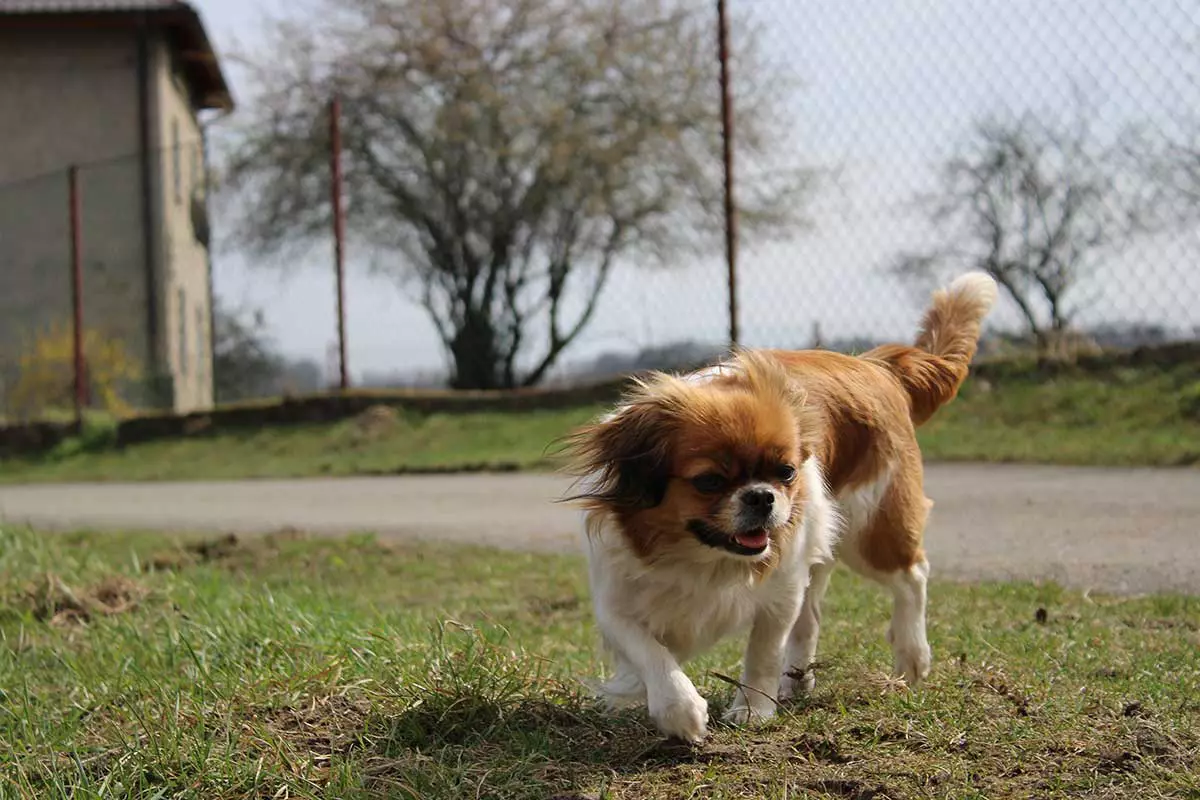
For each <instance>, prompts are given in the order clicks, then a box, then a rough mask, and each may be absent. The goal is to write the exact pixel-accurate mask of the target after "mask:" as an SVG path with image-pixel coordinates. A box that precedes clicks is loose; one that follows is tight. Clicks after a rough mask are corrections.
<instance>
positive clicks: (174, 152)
mask: <svg viewBox="0 0 1200 800" xmlns="http://www.w3.org/2000/svg"><path fill="white" fill-rule="evenodd" d="M180 148H181V143H180V141H179V120H178V119H172V120H171V167H172V172H174V175H173V176H172V179H173V180H174V183H175V205H183V163H182V161H183V153H182V152H181V150H180Z"/></svg>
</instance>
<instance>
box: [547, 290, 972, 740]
mask: <svg viewBox="0 0 1200 800" xmlns="http://www.w3.org/2000/svg"><path fill="white" fill-rule="evenodd" d="M995 299H996V285H995V283H994V282H993V281H992V279H991V278H989V277H988V276H987V275H984V274H981V273H969V274H966V275H963V276H961V277H959V278H958V279H957V280H955V281H954V282H953V283H951V284H950V286H949V287H947V288H945V289H942V290H939V291H938V292H936V293H935V294H934V296H933V302H932V305H931V306H930V308H929V309H928V310H927V312H926V314H925V318H924V320H923V322H922V326H921V330H920V333H919V335H918V337H917V340H916V346H915V347H910V346H906V345H898V344H892V345H884V346H881V347H878V348H876V349H874V350H871V351H869V352H867V353H864V354H862V355H861V356H857V357H854V356H847V355H841V354H838V353H832V352H825V351H816V350H810V351H768V350H764V351H748V352H741V353H739V354H737V355H735V356H734V357H733V358H732V359H730V360H729V361H727V362H724V363H722V364H720V365H717V366H715V367H710V368H708V369H705V370H702V371H699V372H696V373H692V374H690V375H686V376H682V377H677V376H670V375H665V374H656V375H654V376H652V377H650V378H648V379H645V380H643V381H640V382H639V383H638V384H637V385H636V387H635V388H634V389H633V391H631V392H630V393H629V394H628V395H627V396H626V397H625V398H624V400H623V401H622V402H621V404H620V405H619V406H618V407H617V408H616V410H615V411H614V412H613V413H611V414H609V415H607V416H606V417H604V418H602V419H600V420H598V421H596V422H594V423H593V424H590V425H588V426H585V427H584V428H582V429H581V430H579V431H577V432H576V434H575V435H574V436H573V437H572V440H571V450H572V452H573V455H574V456H575V467H576V474H578V475H579V476H581V478H582V479H583V481H584V483H585V486H584V489H583V491H582V493H581V494H579V495H578V496H577V497H576V498H574V499H577V500H581V501H582V502H583V505H584V507H585V517H586V531H587V536H586V552H587V556H588V566H589V578H590V582H591V589H592V595H593V603H594V610H595V615H596V620H597V623H598V626H599V629H600V631H601V634H602V636H603V639H604V643H605V645H606V648H607V649H608V650H609V651H610V653H611V656H612V657H613V661H614V672H613V675H612V676H611V678H610V679H609V680H607V681H606V682H605V683H604V684H603V685H602V686H601V687H600V692H601V694H602V695H603V696H604V697H605V698H606V699H607V701H608V702H609V705H610V707H617V706H621V705H627V704H636V703H641V702H645V703H646V704H647V706H648V710H649V713H650V716H651V718H652V719H653V720H654V722H655V724H656V725H657V726H658V728H659V730H660V731H661V732H662V733H663V734H665V735H668V736H675V737H679V738H681V739H685V740H688V741H698V740H700V739H702V738H703V737H704V736H705V733H706V730H707V724H708V705H707V703H706V702H705V700H704V698H703V697H701V696H700V694H699V693H698V692H697V691H696V688H695V686H694V685H693V684H692V682H691V681H690V680H689V679H688V677H687V676H686V675H685V674H684V672H683V670H682V669H681V666H680V665H681V664H683V663H684V662H686V661H687V660H688V659H689V658H691V657H693V656H696V655H698V654H700V653H702V652H704V651H705V650H707V649H709V648H710V647H711V646H712V645H714V644H715V643H716V642H717V641H718V640H720V639H722V638H725V637H727V636H729V635H732V634H737V633H746V632H748V633H749V641H748V643H747V645H746V649H745V659H744V664H743V672H742V677H741V683H742V687H741V688H739V689H738V691H737V694H736V696H735V698H734V702H733V704H732V706H731V707H730V709H729V711H728V712H727V713H726V715H725V719H726V721H728V722H732V723H735V724H738V723H745V722H751V721H756V720H763V719H767V718H769V717H771V716H772V715H773V714H774V713H775V706H776V702H777V699H786V698H788V697H790V696H791V695H792V694H793V693H794V692H796V691H800V690H807V689H809V688H811V686H812V677H811V670H806V668H807V667H808V666H809V665H810V664H811V663H812V661H813V658H814V656H815V654H816V649H817V635H818V631H819V627H820V619H821V598H822V596H823V595H824V594H825V590H826V587H827V586H828V583H829V576H830V572H831V570H832V569H833V565H834V561H835V559H839V560H841V561H842V562H843V563H845V564H847V565H848V566H849V567H850V568H852V569H854V570H856V571H857V572H859V573H861V574H863V575H865V576H867V577H869V578H871V579H873V580H875V581H877V582H878V583H880V584H882V585H883V586H885V587H886V588H887V589H888V590H890V591H891V593H892V597H893V601H894V602H893V610H892V619H891V626H890V629H889V631H888V637H887V638H888V641H889V642H890V643H891V646H892V650H893V654H894V656H895V661H894V669H895V672H896V674H897V675H899V676H903V678H904V679H905V680H906V681H907V683H908V684H909V685H910V686H913V685H915V684H916V683H917V682H918V681H920V680H921V679H922V678H924V677H925V676H926V675H927V674H928V672H929V667H930V659H931V655H930V650H929V644H928V642H927V640H926V635H925V584H926V579H927V577H928V574H929V565H928V562H927V561H926V559H925V554H924V553H923V552H922V546H921V545H922V534H923V530H924V527H925V520H926V516H927V514H928V512H929V508H930V506H931V502H930V501H929V500H928V499H926V497H925V493H924V490H923V488H922V463H921V453H920V450H919V449H918V446H917V439H916V434H915V428H916V427H917V426H919V425H920V424H922V423H923V422H925V421H926V420H928V419H929V418H930V416H931V415H932V414H933V413H934V412H935V411H936V410H937V409H938V408H939V407H940V406H942V405H944V404H945V403H947V402H949V401H950V400H951V399H953V398H954V396H955V395H956V394H957V392H958V389H959V386H960V385H961V384H962V382H963V380H964V379H965V378H966V376H967V372H968V367H969V364H970V362H971V359H972V357H973V356H974V354H975V350H976V347H977V344H978V339H979V334H980V328H981V325H982V321H983V318H984V317H985V316H986V315H987V313H988V311H989V310H990V309H991V307H992V305H993V303H994V302H995ZM789 673H790V674H789ZM796 675H799V676H800V677H798V678H797V677H794V676H796Z"/></svg>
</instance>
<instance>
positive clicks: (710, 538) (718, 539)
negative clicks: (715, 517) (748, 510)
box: [687, 519, 771, 556]
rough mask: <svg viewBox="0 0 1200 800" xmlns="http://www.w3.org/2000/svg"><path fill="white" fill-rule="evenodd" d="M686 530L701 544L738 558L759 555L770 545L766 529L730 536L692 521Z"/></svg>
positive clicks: (709, 526)
mask: <svg viewBox="0 0 1200 800" xmlns="http://www.w3.org/2000/svg"><path fill="white" fill-rule="evenodd" d="M687 529H688V530H689V531H690V532H691V533H692V535H693V536H695V537H696V538H697V539H699V540H700V542H701V544H706V545H708V546H709V547H716V548H719V549H721V550H728V551H729V552H731V553H735V554H737V555H739V556H757V555H761V554H762V553H763V551H765V550H766V549H767V545H769V544H770V543H771V534H770V533H769V532H768V531H767V529H766V528H758V529H755V530H752V531H743V532H741V533H735V534H733V535H732V536H730V535H729V534H727V533H725V532H724V531H722V530H719V529H717V528H714V527H713V526H712V525H709V524H708V523H707V522H705V521H704V520H700V519H693V520H690V521H689V522H688V524H687Z"/></svg>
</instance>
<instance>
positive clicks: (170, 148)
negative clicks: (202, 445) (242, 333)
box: [155, 43, 213, 411]
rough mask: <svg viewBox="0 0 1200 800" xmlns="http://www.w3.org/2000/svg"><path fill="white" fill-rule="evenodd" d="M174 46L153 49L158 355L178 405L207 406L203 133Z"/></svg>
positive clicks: (209, 389)
mask: <svg viewBox="0 0 1200 800" xmlns="http://www.w3.org/2000/svg"><path fill="white" fill-rule="evenodd" d="M179 66H180V65H179V64H178V62H176V61H175V59H174V58H173V56H172V52H171V51H170V49H169V48H168V47H167V46H166V45H165V43H160V44H159V45H158V46H157V47H156V49H155V67H156V68H155V102H156V105H157V106H158V114H157V125H158V131H157V136H158V138H159V141H160V142H161V143H162V147H161V149H160V154H161V157H160V159H159V167H160V169H161V173H160V175H161V182H160V186H161V203H162V219H161V231H162V242H161V249H162V254H163V260H162V263H163V265H164V268H163V270H162V287H161V292H162V299H161V308H162V309H163V314H162V316H161V318H162V323H163V331H162V336H163V344H164V345H166V348H167V353H166V358H165V360H164V363H165V364H167V365H169V370H170V374H171V378H172V380H173V384H174V387H175V405H176V408H177V409H179V410H181V411H194V410H197V409H205V408H209V407H211V406H212V403H213V376H212V354H211V352H210V341H211V339H210V336H209V325H210V320H211V309H210V301H211V298H210V297H209V285H210V284H209V268H210V263H209V254H208V248H207V247H206V246H205V244H204V243H203V242H201V241H200V240H199V239H198V238H197V227H196V220H195V218H194V203H201V204H203V203H204V202H205V201H206V198H205V197H204V190H205V170H206V164H205V160H204V157H205V153H204V142H203V138H202V137H203V133H202V129H201V127H200V124H199V121H198V120H197V118H196V114H195V111H194V107H193V104H192V102H191V98H190V96H189V94H188V88H187V84H186V82H185V80H184V77H183V75H182V73H181V71H180V69H179Z"/></svg>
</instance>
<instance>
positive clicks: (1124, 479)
mask: <svg viewBox="0 0 1200 800" xmlns="http://www.w3.org/2000/svg"><path fill="white" fill-rule="evenodd" d="M566 488H567V484H566V483H565V482H564V481H563V480H562V479H561V478H559V477H556V476H552V475H469V476H453V477H446V476H429V477H404V478H351V479H317V480H303V481H245V482H240V483H162V484H132V485H128V484H88V485H56V486H4V487H0V518H3V519H7V520H9V521H13V522H21V523H29V524H31V525H33V526H35V527H40V528H48V529H65V528H95V529H166V530H178V531H232V532H237V533H257V532H268V531H271V530H276V529H278V528H280V527H284V526H294V527H297V528H302V529H305V530H309V531H313V532H317V533H328V534H338V533H346V532H352V531H374V532H376V533H378V534H379V535H381V536H384V537H394V538H414V539H433V540H441V541H455V542H480V543H489V544H496V545H500V546H504V547H519V548H535V549H547V550H573V549H575V548H576V547H577V540H576V539H575V538H574V537H575V532H576V531H577V529H578V527H577V520H576V512H575V511H574V510H573V509H572V507H570V506H567V505H563V504H555V502H554V500H555V499H557V498H559V497H561V496H562V494H563V493H564V491H565V490H566ZM927 492H928V494H929V496H930V497H932V498H933V500H934V502H935V508H934V511H933V517H932V519H931V521H930V528H929V531H928V535H927V543H928V546H927V549H928V551H929V554H930V560H931V562H932V566H933V570H934V574H935V575H938V576H942V577H954V578H964V579H978V578H1007V577H1024V578H1037V579H1054V580H1057V581H1059V582H1061V583H1064V584H1067V585H1071V586H1075V587H1079V588H1084V589H1088V588H1090V589H1096V590H1102V591H1110V592H1131V593H1141V592H1151V591H1156V590H1171V591H1183V592H1189V593H1195V594H1200V471H1198V470H1099V469H1072V468H1056V467H1027V466H983V465H933V466H931V467H930V468H929V469H928V478H927Z"/></svg>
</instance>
